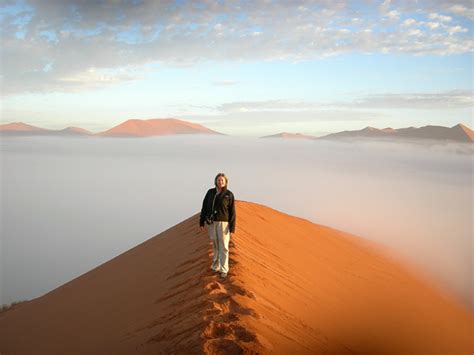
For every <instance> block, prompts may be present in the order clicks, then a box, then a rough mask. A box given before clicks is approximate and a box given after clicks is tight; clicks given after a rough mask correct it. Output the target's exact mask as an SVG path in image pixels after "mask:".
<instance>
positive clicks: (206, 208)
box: [199, 173, 236, 278]
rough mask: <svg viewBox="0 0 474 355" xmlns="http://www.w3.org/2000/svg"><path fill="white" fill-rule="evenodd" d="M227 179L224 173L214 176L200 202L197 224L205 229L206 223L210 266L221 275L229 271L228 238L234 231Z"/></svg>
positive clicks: (232, 202)
mask: <svg viewBox="0 0 474 355" xmlns="http://www.w3.org/2000/svg"><path fill="white" fill-rule="evenodd" d="M228 184H229V179H228V178H227V176H226V175H225V174H224V173H219V174H217V175H216V177H215V178H214V185H215V187H214V188H212V189H209V190H207V193H206V196H205V197H204V200H203V202H202V209H201V215H200V218H199V226H200V227H201V231H205V228H204V223H206V224H208V225H209V227H208V232H209V238H210V239H211V240H212V251H213V253H214V254H213V257H212V266H211V269H212V270H213V271H215V272H220V275H221V277H223V278H225V277H227V273H228V272H229V240H230V237H231V236H233V235H234V232H235V221H236V214H235V203H234V202H235V201H234V194H233V193H232V191H230V190H229V189H227V185H228Z"/></svg>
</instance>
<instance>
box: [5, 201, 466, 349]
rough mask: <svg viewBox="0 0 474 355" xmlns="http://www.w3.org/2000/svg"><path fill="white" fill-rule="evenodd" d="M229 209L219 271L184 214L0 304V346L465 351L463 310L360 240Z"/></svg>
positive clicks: (256, 210)
mask: <svg viewBox="0 0 474 355" xmlns="http://www.w3.org/2000/svg"><path fill="white" fill-rule="evenodd" d="M236 208H237V225H236V234H235V235H234V237H233V239H232V240H231V244H230V253H231V254H230V255H231V259H230V273H229V278H228V279H226V280H224V281H222V280H221V279H220V277H219V276H218V275H217V274H215V273H212V272H211V271H210V263H211V260H210V255H211V244H210V241H209V239H208V236H207V234H206V233H204V232H201V231H200V230H199V228H198V214H195V215H194V216H192V217H190V218H188V219H186V220H184V221H183V222H181V223H179V224H177V225H176V226H174V227H172V228H170V229H168V230H166V231H164V232H163V233H160V234H159V235H157V236H155V237H153V238H151V239H149V240H147V241H145V242H144V243H142V244H140V245H138V246H136V247H135V248H132V249H130V250H128V251H127V252H125V253H123V254H121V255H119V256H117V257H115V258H113V259H111V260H109V261H108V262H106V263H104V264H102V265H100V266H98V267H97V268H95V269H93V270H91V271H89V272H87V273H85V274H83V275H81V276H80V277H78V278H76V279H74V280H72V281H70V282H68V283H66V284H64V285H62V286H61V287H58V288H56V289H55V290H53V291H51V292H49V293H47V294H45V295H43V296H42V297H38V298H36V299H34V300H32V301H30V302H27V303H24V304H20V305H18V306H16V307H13V308H12V309H10V310H7V311H5V312H3V313H0V353H1V354H2V355H5V354H46V353H47V354H66V353H67V354H73V353H78V354H79V353H81V354H85V353H87V354H133V353H140V354H160V353H163V354H170V353H188V354H192V353H203V352H205V353H222V354H239V353H263V354H264V353H280V354H288V353H294V354H305V353H308V354H309V353H313V354H315V353H319V354H322V353H333V354H345V353H347V354H350V353H364V354H402V353H403V354H421V353H423V354H430V353H432V354H471V353H472V350H473V346H472V343H471V335H472V325H473V318H472V314H470V313H469V312H468V311H467V310H466V309H464V308H462V306H460V305H457V304H456V303H455V302H454V301H453V300H451V299H449V298H448V297H447V296H443V295H442V294H441V293H440V292H438V291H437V290H436V289H435V288H432V287H430V286H428V285H427V284H426V283H424V282H422V281H420V280H419V279H418V278H415V277H414V276H413V275H414V274H412V273H411V272H410V271H409V270H407V269H406V268H404V267H402V266H399V265H397V264H395V263H394V262H392V261H389V259H387V258H385V257H383V256H381V255H379V254H378V253H376V252H375V249H374V248H373V244H372V243H368V242H362V241H359V239H358V238H357V237H355V236H351V235H348V234H344V233H342V232H340V231H337V230H335V229H331V228H328V227H324V226H321V225H317V224H313V223H311V222H309V221H307V220H305V219H301V218H297V217H293V216H290V215H287V214H284V213H281V212H278V211H276V210H273V209H271V208H269V207H265V206H262V205H259V204H255V203H250V202H244V201H236Z"/></svg>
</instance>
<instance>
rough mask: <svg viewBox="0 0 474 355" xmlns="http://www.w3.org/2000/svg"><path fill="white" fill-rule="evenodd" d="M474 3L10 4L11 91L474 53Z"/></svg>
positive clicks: (3, 12)
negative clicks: (263, 63) (166, 68)
mask: <svg viewBox="0 0 474 355" xmlns="http://www.w3.org/2000/svg"><path fill="white" fill-rule="evenodd" d="M471 5H472V4H471V3H470V2H468V1H464V2H463V1H460V2H457V3H455V4H454V3H452V2H451V1H421V2H417V3H416V6H415V5H414V3H413V2H411V1H400V2H397V3H392V2H390V1H388V0H386V1H384V2H382V3H380V5H379V7H378V8H377V7H373V6H368V5H363V4H357V6H355V5H354V4H353V3H352V2H340V1H327V0H323V1H317V2H315V1H310V0H307V1H303V0H299V1H286V0H281V1H274V2H271V3H269V2H268V1H265V0H255V1H251V2H240V1H238V2H214V1H203V2H195V1H183V2H176V1H170V0H169V1H143V2H135V1H119V2H116V1H108V2H102V3H100V4H99V3H95V2H82V1H72V2H71V1H59V0H57V1H40V0H30V1H28V2H27V3H26V4H24V3H20V4H19V5H16V6H15V5H14V4H13V3H10V4H9V3H7V2H4V3H3V5H2V7H1V8H0V18H1V30H2V62H3V63H2V71H3V91H4V94H7V95H8V94H17V93H22V92H27V91H37V92H47V91H57V90H61V91H75V90H83V89H88V88H90V87H91V85H92V86H93V87H97V86H106V85H114V84H116V83H120V82H123V81H129V80H137V79H140V78H142V77H143V76H144V75H146V74H147V72H148V71H149V70H153V69H152V68H153V66H152V64H155V65H172V66H191V65H193V64H194V63H197V62H201V61H206V60H215V61H233V60H274V59H284V60H288V61H301V60H308V59H315V58H326V57H331V56H337V55H341V54H347V53H366V54H371V53H385V54H390V53H408V54H413V55H426V54H430V55H450V54H460V53H468V52H472V50H473V47H474V45H473V44H474V41H473V39H472V33H471V31H470V25H472V22H470V21H472V19H473V13H472V6H471ZM466 21H467V23H466ZM147 64H148V66H146V65H147ZM130 67H133V70H131V69H128V68H130ZM127 70H128V74H124V71H127ZM91 72H92V73H94V74H91ZM91 83H92V84H91ZM215 84H217V85H226V84H225V81H223V82H221V83H220V84H219V83H218V82H215ZM229 85H231V84H229Z"/></svg>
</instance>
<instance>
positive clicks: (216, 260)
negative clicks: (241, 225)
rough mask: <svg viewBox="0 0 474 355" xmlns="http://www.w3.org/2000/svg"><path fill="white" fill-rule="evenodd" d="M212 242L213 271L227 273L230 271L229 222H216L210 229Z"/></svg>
mask: <svg viewBox="0 0 474 355" xmlns="http://www.w3.org/2000/svg"><path fill="white" fill-rule="evenodd" d="M208 233H209V238H210V239H211V240H212V251H213V253H214V255H213V256H212V269H213V270H215V271H218V270H220V271H221V272H225V273H227V272H228V271H229V240H230V232H229V222H227V221H214V222H213V223H211V224H210V225H209V228H208Z"/></svg>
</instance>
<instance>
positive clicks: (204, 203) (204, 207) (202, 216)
mask: <svg viewBox="0 0 474 355" xmlns="http://www.w3.org/2000/svg"><path fill="white" fill-rule="evenodd" d="M208 195H209V190H207V192H206V196H204V200H203V201H202V207H201V214H200V215H199V226H200V227H204V220H205V219H206V215H207V196H208Z"/></svg>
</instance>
